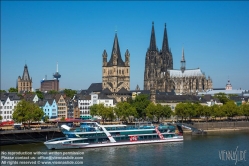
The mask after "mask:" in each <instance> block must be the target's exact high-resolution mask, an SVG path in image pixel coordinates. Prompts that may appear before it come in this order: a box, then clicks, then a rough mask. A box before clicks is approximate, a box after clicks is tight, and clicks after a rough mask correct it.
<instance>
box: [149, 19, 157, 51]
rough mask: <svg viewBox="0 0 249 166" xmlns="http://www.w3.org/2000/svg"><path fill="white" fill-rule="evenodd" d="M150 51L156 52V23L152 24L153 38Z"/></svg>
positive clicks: (151, 38)
mask: <svg viewBox="0 0 249 166" xmlns="http://www.w3.org/2000/svg"><path fill="white" fill-rule="evenodd" d="M149 50H150V51H156V37H155V30H154V22H152V30H151V37H150V48H149Z"/></svg>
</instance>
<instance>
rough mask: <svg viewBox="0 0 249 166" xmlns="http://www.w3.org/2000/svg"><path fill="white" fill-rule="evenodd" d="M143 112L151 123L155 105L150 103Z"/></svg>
mask: <svg viewBox="0 0 249 166" xmlns="http://www.w3.org/2000/svg"><path fill="white" fill-rule="evenodd" d="M145 110H146V116H147V117H148V118H149V119H151V120H152V121H153V119H154V116H155V110H156V105H155V104H154V103H150V104H149V105H148V106H147V107H146V109H145Z"/></svg>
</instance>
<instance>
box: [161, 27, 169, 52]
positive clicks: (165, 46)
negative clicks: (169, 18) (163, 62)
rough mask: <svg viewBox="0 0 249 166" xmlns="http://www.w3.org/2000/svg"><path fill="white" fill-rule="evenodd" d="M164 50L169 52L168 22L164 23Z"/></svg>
mask: <svg viewBox="0 0 249 166" xmlns="http://www.w3.org/2000/svg"><path fill="white" fill-rule="evenodd" d="M162 52H169V43H168V35H167V29H166V23H165V25H164V35H163V46H162Z"/></svg>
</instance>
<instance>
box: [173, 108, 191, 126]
mask: <svg viewBox="0 0 249 166" xmlns="http://www.w3.org/2000/svg"><path fill="white" fill-rule="evenodd" d="M175 115H176V116H177V117H181V118H182V123H183V118H187V116H188V114H187V111H186V107H185V105H184V103H179V104H177V105H176V107H175Z"/></svg>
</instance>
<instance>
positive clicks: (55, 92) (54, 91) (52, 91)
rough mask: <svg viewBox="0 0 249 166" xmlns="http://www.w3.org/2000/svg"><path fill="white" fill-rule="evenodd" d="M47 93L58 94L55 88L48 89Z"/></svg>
mask: <svg viewBox="0 0 249 166" xmlns="http://www.w3.org/2000/svg"><path fill="white" fill-rule="evenodd" d="M48 93H49V94H53V95H55V94H58V91H56V90H51V91H49V92H48Z"/></svg>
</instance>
